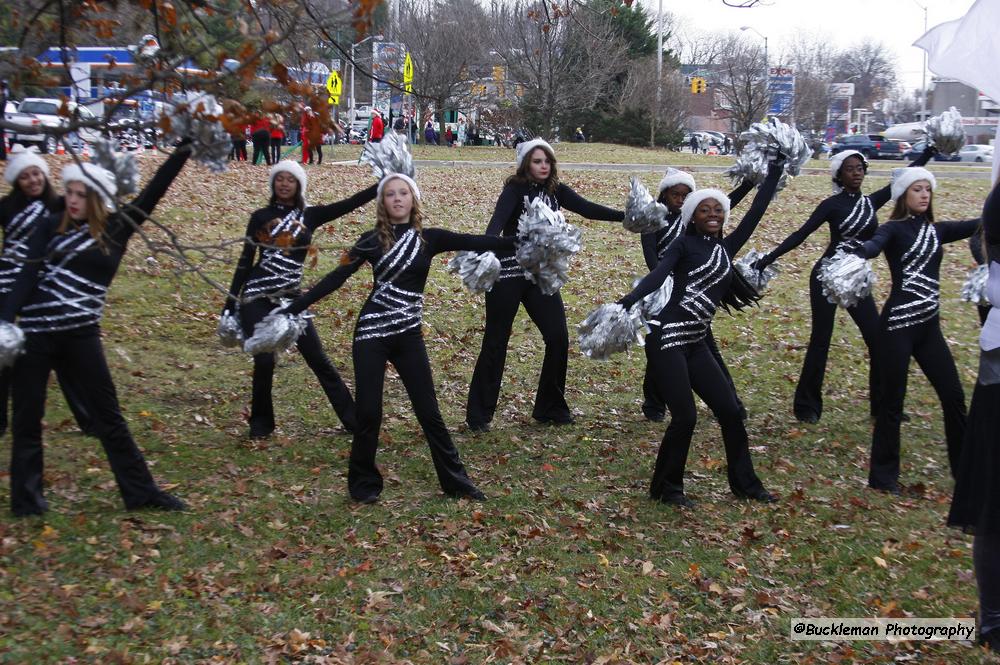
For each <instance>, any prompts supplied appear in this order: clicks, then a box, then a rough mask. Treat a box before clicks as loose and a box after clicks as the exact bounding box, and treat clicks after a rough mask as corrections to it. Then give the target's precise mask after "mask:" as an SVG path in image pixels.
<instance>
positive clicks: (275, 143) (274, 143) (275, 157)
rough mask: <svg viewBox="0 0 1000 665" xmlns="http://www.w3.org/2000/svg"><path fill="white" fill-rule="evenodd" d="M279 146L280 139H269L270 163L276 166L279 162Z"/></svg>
mask: <svg viewBox="0 0 1000 665" xmlns="http://www.w3.org/2000/svg"><path fill="white" fill-rule="evenodd" d="M281 144H282V139H280V138H276V137H274V136H272V137H271V163H272V164H277V163H278V162H280V161H281Z"/></svg>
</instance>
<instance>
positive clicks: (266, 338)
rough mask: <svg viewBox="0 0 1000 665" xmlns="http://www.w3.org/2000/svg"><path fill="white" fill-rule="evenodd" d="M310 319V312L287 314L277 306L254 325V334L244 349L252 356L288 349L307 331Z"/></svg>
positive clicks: (245, 343)
mask: <svg viewBox="0 0 1000 665" xmlns="http://www.w3.org/2000/svg"><path fill="white" fill-rule="evenodd" d="M309 319H310V315H309V313H308V312H302V313H301V314H285V313H283V312H282V311H281V308H277V309H275V310H274V311H273V312H271V313H270V314H268V315H267V316H265V317H264V318H263V319H262V320H261V321H260V323H258V324H257V325H256V326H254V328H253V335H251V336H250V338H249V339H248V340H247V341H246V342H244V343H243V350H244V351H246V352H247V353H249V354H250V355H252V356H255V355H257V354H258V353H277V352H279V351H287V350H288V349H290V348H292V347H293V346H295V342H296V340H298V338H299V335H301V334H302V333H303V332H305V329H306V326H307V325H308V323H309Z"/></svg>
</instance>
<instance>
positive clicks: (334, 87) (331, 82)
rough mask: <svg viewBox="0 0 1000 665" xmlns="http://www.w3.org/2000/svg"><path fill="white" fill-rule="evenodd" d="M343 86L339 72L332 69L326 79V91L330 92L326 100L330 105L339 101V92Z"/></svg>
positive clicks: (334, 104)
mask: <svg viewBox="0 0 1000 665" xmlns="http://www.w3.org/2000/svg"><path fill="white" fill-rule="evenodd" d="M343 88H344V82H343V81H342V80H341V78H340V72H338V71H337V70H334V71H332V72H330V76H328V77H327V79H326V91H327V92H329V93H330V98H329V99H328V100H327V102H329V104H330V105H331V106H336V105H337V104H339V103H340V92H341V90H343Z"/></svg>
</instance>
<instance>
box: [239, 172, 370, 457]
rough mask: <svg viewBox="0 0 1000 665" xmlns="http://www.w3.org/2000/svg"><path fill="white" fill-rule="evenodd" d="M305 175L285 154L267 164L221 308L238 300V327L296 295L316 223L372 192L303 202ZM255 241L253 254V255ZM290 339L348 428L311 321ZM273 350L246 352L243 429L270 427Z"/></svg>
mask: <svg viewBox="0 0 1000 665" xmlns="http://www.w3.org/2000/svg"><path fill="white" fill-rule="evenodd" d="M307 184H308V180H307V178H306V173H305V171H304V170H303V169H302V167H301V166H300V165H299V164H298V163H296V162H293V161H291V160H287V159H286V160H283V161H281V162H278V163H277V164H275V165H274V166H273V167H272V168H271V200H270V201H269V202H268V204H267V207H265V208H261V209H260V210H257V211H256V212H254V213H253V214H252V215H250V223H249V224H248V225H247V231H246V241H245V243H244V245H243V254H242V255H241V256H240V259H239V262H238V263H237V264H236V273H235V274H234V275H233V282H232V284H231V285H230V287H229V294H230V297H229V298H228V299H227V301H226V306H225V308H224V309H223V311H224V312H226V311H228V312H230V313H232V312H233V311H234V310H235V309H236V308H237V303H239V305H238V307H239V313H240V318H241V323H242V326H243V332H244V334H245V335H246V336H247V337H249V336H250V335H251V334H253V329H254V326H255V325H257V323H258V322H259V321H260V320H261V319H263V318H264V317H265V316H267V314H268V312H270V311H271V310H273V309H274V308H275V307H276V306H277V305H278V303H279V301H280V300H281V299H282V298H295V297H298V296H299V295H300V294H301V293H302V291H301V286H302V271H303V265H304V264H305V261H306V258H307V257H308V256H309V251H310V248H311V243H312V236H313V233H315V232H316V229H318V228H319V227H321V226H322V225H324V224H326V223H327V222H330V221H333V220H334V219H337V218H338V217H342V216H344V215H346V214H347V213H349V212H351V211H352V210H356V209H358V208H360V207H361V206H363V205H364V204H366V203H368V202H369V201H371V200H372V199H374V198H375V190H376V187H377V185H372V186H371V187H369V188H367V189H364V190H362V191H360V192H358V193H357V194H355V195H354V196H352V197H350V198H348V199H344V200H343V201H338V202H336V203H331V204H329V205H325V206H308V207H307V206H306V202H305V194H306V185H307ZM258 249H259V250H260V257H259V258H257V260H256V263H255V258H256V257H257V252H258ZM296 346H297V348H298V350H299V353H301V354H302V358H303V360H305V361H306V364H307V365H309V369H311V370H312V371H313V373H314V374H315V375H316V378H317V379H319V383H320V385H321V386H322V387H323V391H324V392H325V393H326V396H327V399H329V400H330V405H331V406H333V410H334V411H336V412H337V417H338V418H340V422H341V423H343V424H344V428H345V429H347V430H348V431H350V432H353V431H354V426H355V423H354V400H353V399H351V392H350V390H348V389H347V386H345V385H344V381H343V379H341V378H340V374H338V373H337V370H336V368H335V367H334V366H333V363H331V362H330V359H329V358H327V356H326V354H325V353H323V345H322V343H321V342H320V339H319V335H318V334H317V333H316V328H315V327H314V326H313V324H312V322H311V321H310V322H309V325H308V326H307V327H306V330H305V332H304V333H302V335H301V336H300V337H299V339H298V342H296ZM274 366H275V358H274V354H273V353H259V354H257V355H255V356H254V357H253V398H252V402H251V407H250V437H251V438H263V437H267V436H270V435H271V433H272V432H273V431H274V402H273V400H272V397H271V386H272V384H273V383H274Z"/></svg>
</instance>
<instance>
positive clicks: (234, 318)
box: [215, 312, 245, 348]
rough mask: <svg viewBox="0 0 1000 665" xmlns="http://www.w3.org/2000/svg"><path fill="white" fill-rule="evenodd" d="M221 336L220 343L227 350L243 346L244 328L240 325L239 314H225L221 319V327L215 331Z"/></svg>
mask: <svg viewBox="0 0 1000 665" xmlns="http://www.w3.org/2000/svg"><path fill="white" fill-rule="evenodd" d="M215 334H216V335H218V336H219V342H220V343H221V344H222V346H224V347H226V348H232V347H235V346H242V345H243V342H244V341H245V340H244V339H243V327H242V326H241V325H240V315H239V314H238V313H230V312H223V313H222V316H220V317H219V327H218V328H217V329H216V330H215Z"/></svg>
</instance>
